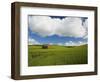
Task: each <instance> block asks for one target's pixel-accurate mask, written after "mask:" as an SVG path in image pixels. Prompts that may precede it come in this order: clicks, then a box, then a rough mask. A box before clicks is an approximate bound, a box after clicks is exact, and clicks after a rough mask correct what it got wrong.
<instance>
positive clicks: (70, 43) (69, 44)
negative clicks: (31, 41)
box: [65, 41, 87, 46]
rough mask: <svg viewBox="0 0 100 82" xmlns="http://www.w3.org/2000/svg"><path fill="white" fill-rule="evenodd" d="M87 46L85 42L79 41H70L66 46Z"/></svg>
mask: <svg viewBox="0 0 100 82" xmlns="http://www.w3.org/2000/svg"><path fill="white" fill-rule="evenodd" d="M85 44H87V43H86V42H83V41H79V42H74V41H69V42H66V43H65V46H80V45H85Z"/></svg>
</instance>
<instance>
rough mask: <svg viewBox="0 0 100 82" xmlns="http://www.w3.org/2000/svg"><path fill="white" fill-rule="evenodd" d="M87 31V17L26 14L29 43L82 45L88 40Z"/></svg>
mask: <svg viewBox="0 0 100 82" xmlns="http://www.w3.org/2000/svg"><path fill="white" fill-rule="evenodd" d="M87 32H88V18H87V17H71V16H34V15H29V16H28V44H29V45H38V44H39V45H40V44H50V45H55V44H56V45H64V46H78V45H84V44H87V40H88V38H87V36H88V33H87Z"/></svg>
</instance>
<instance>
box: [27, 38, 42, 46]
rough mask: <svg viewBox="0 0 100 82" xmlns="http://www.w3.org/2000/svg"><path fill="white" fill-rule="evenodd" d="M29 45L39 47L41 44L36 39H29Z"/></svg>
mask: <svg viewBox="0 0 100 82" xmlns="http://www.w3.org/2000/svg"><path fill="white" fill-rule="evenodd" d="M28 44H29V45H38V44H40V43H39V42H38V41H36V40H35V39H33V38H29V39H28Z"/></svg>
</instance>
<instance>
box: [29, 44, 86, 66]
mask: <svg viewBox="0 0 100 82" xmlns="http://www.w3.org/2000/svg"><path fill="white" fill-rule="evenodd" d="M87 59H88V55H87V45H83V46H75V47H74V46H73V47H67V46H57V45H51V46H49V48H48V49H42V46H41V45H28V66H48V65H71V64H87Z"/></svg>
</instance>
